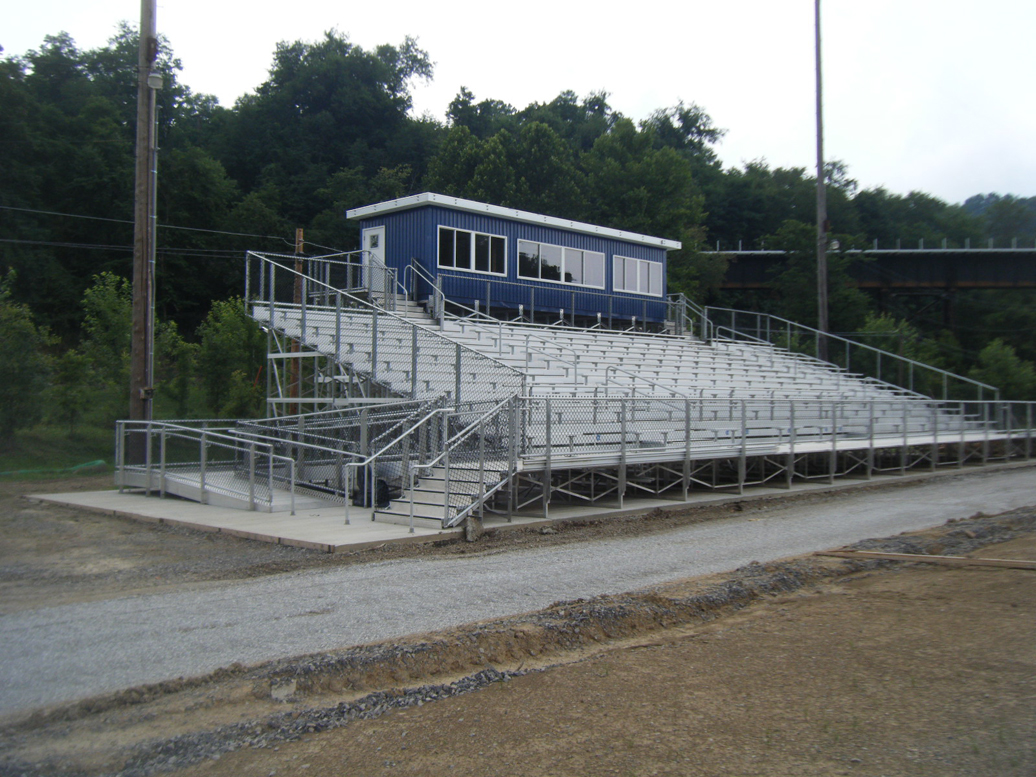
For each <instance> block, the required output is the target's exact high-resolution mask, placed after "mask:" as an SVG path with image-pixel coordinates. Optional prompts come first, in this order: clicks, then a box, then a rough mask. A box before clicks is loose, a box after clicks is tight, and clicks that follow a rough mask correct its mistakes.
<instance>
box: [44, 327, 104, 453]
mask: <svg viewBox="0 0 1036 777" xmlns="http://www.w3.org/2000/svg"><path fill="white" fill-rule="evenodd" d="M93 376H94V371H93V366H92V364H91V359H90V357H89V356H87V355H86V354H85V353H83V352H82V351H79V350H77V349H75V348H71V349H69V350H67V351H65V352H64V353H63V354H61V355H60V356H58V357H57V358H56V359H55V360H54V374H53V377H52V378H51V382H50V386H49V387H48V389H47V392H46V398H47V407H48V416H49V417H50V420H51V421H53V422H55V423H58V424H62V425H66V426H67V427H68V436H69V438H72V437H74V436H75V434H76V425H77V424H78V423H79V422H80V421H81V420H82V418H83V414H84V413H85V412H86V411H87V409H88V408H89V407H90V403H91V400H92V399H93V397H94V395H95V393H96V391H95V389H94V386H93V385H92V384H93Z"/></svg>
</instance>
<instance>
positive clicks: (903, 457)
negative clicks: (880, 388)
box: [899, 400, 910, 475]
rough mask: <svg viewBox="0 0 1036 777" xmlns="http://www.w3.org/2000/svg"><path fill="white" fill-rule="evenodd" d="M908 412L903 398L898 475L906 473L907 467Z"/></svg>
mask: <svg viewBox="0 0 1036 777" xmlns="http://www.w3.org/2000/svg"><path fill="white" fill-rule="evenodd" d="M909 412H910V411H909V406H908V405H907V403H906V401H905V400H904V401H903V446H902V447H901V448H900V450H899V474H900V475H905V474H906V468H907V455H908V453H909V450H908V449H909V439H908V434H909V426H910V416H909Z"/></svg>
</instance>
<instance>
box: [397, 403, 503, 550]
mask: <svg viewBox="0 0 1036 777" xmlns="http://www.w3.org/2000/svg"><path fill="white" fill-rule="evenodd" d="M517 399H518V395H515V396H513V397H508V398H507V399H505V400H504V401H502V402H500V403H498V404H497V405H496V406H495V407H493V408H491V409H490V410H488V411H487V412H485V413H483V414H482V415H481V416H480V417H479V418H477V419H476V420H475V421H472V422H471V423H470V424H468V426H466V427H465V428H464V429H461V430H460V431H459V432H457V433H456V434H455V435H454V436H453V437H452V438H449V439H448V440H447V441H446V443H445V444H444V445H443V451H442V453H440V454H439V455H438V456H436V457H435V458H434V459H432V460H431V461H427V462H425V463H424V464H415V465H414V466H413V467H411V470H410V533H411V534H413V532H414V489H415V487H416V481H417V480H418V478H417V476H416V473H415V471H416V470H418V469H428V470H430V469H432V468H433V467H435V466H437V465H438V463H439V462H440V461H443V460H444V459H446V460H447V462H448V461H449V459H448V457H449V454H450V452H451V451H452V450H453V449H455V448H456V447H457V446H458V445H459V444H460V443H461V442H463V441H464V440H466V439H467V438H468V437H469V436H470V435H471V434H472V432H474V430H475V429H477V428H478V427H480V426H481V425H482V424H484V423H486V422H487V421H488V420H489V419H490V418H492V417H493V416H495V415H496V414H497V413H499V412H500V410H501V409H502V408H503V407H504V406H505V405H509V404H510V403H512V402H514V401H515V400H517ZM516 454H517V455H516V458H517V456H520V452H518V451H516ZM483 463H484V462H483ZM448 484H449V480H448V474H447V488H445V489H444V491H443V526H444V528H449V527H450V526H453V525H455V524H456V523H457V522H458V521H459V520H460V519H461V517H462V516H461V515H460V514H459V513H458V515H456V516H454V518H453V520H452V521H449V522H447V518H448V512H449V506H450V492H449V487H448ZM501 485H502V482H501V483H499V484H497V486H496V487H494V488H493V489H492V490H491V491H489V492H486V491H485V489H484V484H483V490H482V494H481V497H480V499H479V500H477V501H475V500H473V502H472V504H471V505H470V506H469V507H468V508H467V510H466V511H465V513H464V514H465V515H466V514H467V512H470V511H471V510H472V509H474V508H475V507H476V506H478V503H479V502H484V501H485V499H487V498H488V497H489V496H491V495H492V494H493V493H496V491H497V490H498V489H499V487H500V486H501Z"/></svg>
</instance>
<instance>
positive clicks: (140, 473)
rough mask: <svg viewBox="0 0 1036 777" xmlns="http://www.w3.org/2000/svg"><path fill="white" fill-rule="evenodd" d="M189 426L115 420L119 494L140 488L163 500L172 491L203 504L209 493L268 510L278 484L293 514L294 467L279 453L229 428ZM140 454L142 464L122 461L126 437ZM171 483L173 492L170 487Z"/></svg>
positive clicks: (124, 458)
mask: <svg viewBox="0 0 1036 777" xmlns="http://www.w3.org/2000/svg"><path fill="white" fill-rule="evenodd" d="M193 423H200V424H202V425H201V426H192V425H191V424H192V422H190V421H178V422H177V421H117V422H116V432H115V458H116V470H115V483H116V485H117V486H119V490H120V492H121V491H122V490H124V489H125V488H127V487H136V488H143V489H144V491H145V493H147V494H148V495H150V494H151V493H152V492H153V491H157V492H158V493H159V495H160V496H162V497H164V496H165V495H166V493H167V492H169V491H171V490H172V491H174V492H175V493H176V494H178V495H180V496H188V497H193V496H196V497H197V500H198V501H199V502H201V503H202V504H207V503H208V502H209V501H210V499H211V498H212V496H213V495H222V496H227V497H231V498H232V499H237V500H240V501H244V502H247V504H248V506H249V509H251V510H258V509H260V506H262V505H265V507H266V509H267V510H270V509H272V507H273V502H274V489H275V488H276V487H277V486H278V485H283V486H284V487H285V489H286V490H288V491H289V492H290V495H291V497H290V498H291V514H292V515H294V514H295V492H296V485H297V478H296V463H295V460H294V459H293V458H292V457H290V456H284V455H279V454H277V453H276V452H275V451H274V446H273V445H271V444H270V443H265V442H262V441H258V440H249V439H242V438H240V437H238V436H236V435H234V434H233V429H232V428H230V427H222V428H220V427H217V428H212V427H209V426H208V425H207V424H208V423H209V422H193ZM132 436H138V440H137V441H136V442H137V443H138V445H137V446H135V448H136V449H137V450H142V451H143V454H144V455H143V461H142V462H141V463H134V464H129V463H127V462H126V451H127V449H128V448H129V447H130V445H131V444H132V443H131V440H130V437H132ZM172 481H175V483H176V488H174V489H171V488H170V485H171V482H172Z"/></svg>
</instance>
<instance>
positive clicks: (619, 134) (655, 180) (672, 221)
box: [579, 119, 703, 239]
mask: <svg viewBox="0 0 1036 777" xmlns="http://www.w3.org/2000/svg"><path fill="white" fill-rule="evenodd" d="M579 166H580V168H581V169H582V171H583V172H584V174H585V176H586V188H587V210H588V211H589V212H590V213H591V214H593V216H594V219H593V220H594V222H595V223H598V224H602V225H604V226H610V227H615V228H617V229H627V230H630V231H633V232H639V233H641V234H645V235H658V236H660V237H669V238H674V239H681V238H682V237H683V235H684V233H685V232H687V231H689V230H692V229H693V228H695V227H697V226H698V225H699V224H701V221H702V217H703V213H702V209H703V198H702V196H701V193H700V192H699V191H698V188H697V186H696V185H695V182H694V176H693V173H692V170H691V164H690V162H688V161H687V159H685V158H683V157H681V156H680V155H679V154H678V153H677V152H676V151H674V150H673V149H671V148H655V147H654V144H653V139H652V137H651V134H650V133H645V132H638V131H637V128H636V127H635V126H634V125H633V122H631V121H629V120H628V119H619V120H618V121H616V123H615V126H614V127H613V128H612V130H611V131H610V132H609V133H608V134H606V135H602V136H601V137H600V138H598V139H597V142H595V143H594V146H593V148H592V149H591V150H590V151H589V152H587V153H586V154H583V156H582V157H581V158H580V160H579Z"/></svg>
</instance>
